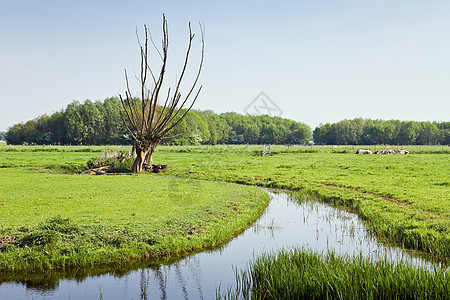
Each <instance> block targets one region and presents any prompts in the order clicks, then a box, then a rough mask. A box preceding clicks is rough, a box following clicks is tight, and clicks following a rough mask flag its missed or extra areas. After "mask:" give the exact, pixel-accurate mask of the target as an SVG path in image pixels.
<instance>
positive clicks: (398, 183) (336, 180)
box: [0, 145, 450, 264]
mask: <svg viewBox="0 0 450 300" xmlns="http://www.w3.org/2000/svg"><path fill="white" fill-rule="evenodd" d="M327 147H328V148H327ZM327 147H323V146H313V147H312V148H311V147H306V146H303V147H300V146H296V147H289V148H287V147H285V146H272V149H271V150H272V155H271V156H260V155H258V153H260V151H261V146H252V145H251V146H246V145H240V146H226V145H225V146H197V147H192V146H189V147H187V146H180V147H168V146H162V147H160V148H158V150H157V152H156V153H155V156H154V161H155V163H163V164H167V165H168V168H167V169H165V170H163V172H162V173H160V175H170V176H178V177H184V178H191V179H200V181H198V180H189V179H181V178H178V179H177V178H173V177H163V176H147V175H146V176H99V177H97V176H78V175H73V174H72V175H70V174H63V173H71V172H74V171H75V172H76V171H77V170H78V171H79V170H83V169H84V168H86V162H87V161H88V160H90V159H92V158H95V157H98V156H101V155H102V154H103V151H104V150H105V149H116V150H122V151H127V150H129V148H128V147H121V146H119V147H117V146H116V147H70V148H69V147H62V146H61V147H55V146H52V147H48V146H47V147H30V146H17V147H10V146H2V147H0V193H1V195H2V200H1V203H0V208H1V210H2V215H3V217H2V219H1V223H0V226H1V229H2V235H3V236H6V235H7V234H13V233H14V230H16V231H17V228H19V227H24V228H22V229H23V230H25V231H23V233H20V234H18V238H20V237H23V236H24V235H25V234H29V233H31V232H32V231H33V230H40V229H39V228H42V226H44V227H45V225H43V224H46V223H45V222H47V221H46V220H48V219H49V218H52V217H54V216H60V217H61V218H63V219H64V218H69V219H70V222H72V223H73V224H76V225H77V226H79V225H83V226H84V225H86V226H106V227H108V228H111V230H112V232H117V230H120V229H121V228H122V229H123V228H125V227H127V228H131V229H129V230H128V229H127V230H128V231H130V232H133V233H132V234H130V235H129V236H127V237H126V238H127V239H132V238H131V237H132V236H134V235H139V233H135V232H138V231H139V230H138V229H137V228H138V227H139V226H142V228H144V229H143V230H142V232H144V231H145V228H150V227H151V228H154V227H155V226H162V225H161V224H163V223H164V221H163V220H167V219H171V218H172V219H174V218H175V219H183V218H184V219H189V218H191V217H192V215H195V214H197V213H199V212H201V211H202V210H205V207H214V208H215V207H217V203H215V202H214V201H216V200H217V199H220V200H217V201H219V202H221V201H222V202H223V206H222V207H221V208H219V209H222V210H224V211H225V212H226V213H227V214H228V213H229V212H228V211H227V209H228V210H230V207H234V206H233V204H234V202H236V201H237V202H239V201H242V202H240V203H242V204H240V205H238V207H239V210H238V212H241V211H240V210H241V209H242V210H243V209H244V208H247V207H246V205H249V203H252V202H246V200H245V199H247V198H249V199H251V198H252V197H253V196H250V195H256V198H257V199H258V201H257V203H259V204H260V206H258V207H250V208H248V215H243V217H242V220H243V221H244V223H247V222H248V220H254V219H255V218H256V215H257V213H259V212H260V211H261V210H262V208H263V207H264V205H263V204H262V202H263V201H265V200H264V197H263V196H262V194H261V192H260V191H256V190H255V189H253V188H250V187H244V186H242V185H241V186H237V185H224V182H228V183H240V184H244V185H254V186H264V187H275V188H284V189H288V190H293V191H297V192H298V193H300V194H301V195H303V196H305V197H311V196H313V197H316V198H318V199H321V200H323V201H326V202H331V203H333V204H334V205H338V206H341V207H344V208H346V209H350V210H353V211H355V212H356V213H357V214H359V215H360V217H362V218H363V219H365V220H366V221H367V225H368V227H369V228H370V229H371V230H372V231H373V232H374V233H376V234H377V235H378V236H379V238H380V239H383V240H385V241H386V242H390V243H396V244H399V245H402V246H403V247H406V248H409V249H416V250H419V251H422V252H423V253H427V254H430V255H431V256H432V258H433V259H436V260H438V261H441V262H444V263H446V264H448V260H449V257H450V233H449V230H450V197H449V194H450V193H449V178H450V176H449V175H450V174H449V167H450V166H449V158H450V155H449V154H450V152H448V151H447V149H446V148H444V147H442V146H437V147H434V146H425V147H424V146H420V147H421V148H419V146H412V147H417V149H416V150H412V149H410V150H411V154H410V155H386V156H382V155H356V154H354V151H353V150H354V148H355V147H356V146H355V147H353V146H339V147H337V148H336V147H331V146H327ZM373 147H377V148H378V149H382V148H385V147H387V146H373ZM356 148H358V149H359V148H360V147H356ZM402 148H406V147H402ZM414 151H415V152H414ZM433 153H434V154H433ZM221 189H223V190H221ZM241 189H242V191H243V192H242V193H240V192H238V191H240V190H241ZM234 195H236V196H234ZM233 197H234V198H233ZM173 198H179V199H182V200H180V201H181V202H180V203H178V204H174V203H173ZM211 199H215V200H214V201H212V200H211ZM18 200H20V201H18ZM230 201H232V202H233V203H230ZM177 205H179V207H177ZM176 210H178V211H176ZM231 210H232V212H235V210H234V208H232V209H231ZM180 214H182V215H181V216H180ZM216 214H219V215H220V213H219V212H217V213H216ZM236 214H237V212H236ZM149 216H150V217H151V218H149ZM202 216H203V215H202ZM203 217H204V216H203ZM225 219H226V218H225ZM226 220H228V219H226ZM192 222H193V221H191V223H192ZM205 222H210V220H207V221H205ZM214 222H215V221H214ZM72 223H71V224H72ZM225 223H226V222H225ZM225 223H224V224H225ZM133 224H138V225H133ZM155 224H156V225H155ZM191 225H192V224H191ZM183 226H185V225H181V227H183ZM220 226H221V225H220ZM242 226H243V225H242V224H239V225H236V226H235V228H234V229H233V230H231V231H229V232H228V233H227V234H224V235H223V236H222V237H221V239H222V240H224V239H226V238H225V236H227V235H228V238H229V237H230V236H231V235H232V234H231V233H230V232H235V231H236V230H239V229H240V228H241V227H242ZM169 227H170V226H169ZM185 227H186V226H185ZM187 227H188V228H189V226H187ZM118 228H119V229H118ZM89 230H91V229H89ZM89 230H88V231H89ZM108 230H109V229H108ZM164 230H166V231H164ZM188 230H190V229H188ZM161 232H166V233H167V232H171V231H170V230H169V229H163V230H162V231H161ZM16 233H17V232H16ZM16 233H14V234H16ZM109 235H111V236H116V235H117V234H111V233H109ZM63 239H64V237H61V236H58V237H57V240H58V241H62V240H63ZM174 239H175V240H176V238H174ZM137 240H139V238H137ZM200 244H201V243H200ZM200 244H198V245H197V246H196V247H200V246H199V245H200ZM209 244H214V242H212V240H211V238H210V241H209ZM189 247H191V246H189ZM189 247H187V248H189ZM162 248H164V247H162ZM181 248H182V247H180V248H179V249H181ZM145 251H147V250H145ZM157 252H158V251H155V253H157ZM162 252H164V251H162ZM169 252H170V251H169ZM4 253H6V252H5V251H3V254H2V255H6V254H4ZM11 255H12V254H11ZM135 256H139V255H135Z"/></svg>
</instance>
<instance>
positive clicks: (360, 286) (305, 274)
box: [217, 249, 450, 299]
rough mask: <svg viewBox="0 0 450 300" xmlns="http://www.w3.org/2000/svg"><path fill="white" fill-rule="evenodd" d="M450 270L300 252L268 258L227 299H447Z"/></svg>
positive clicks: (243, 276) (256, 264)
mask: <svg viewBox="0 0 450 300" xmlns="http://www.w3.org/2000/svg"><path fill="white" fill-rule="evenodd" d="M448 276H449V274H448V271H447V270H445V269H440V268H439V269H434V270H431V271H430V270H426V269H424V268H423V267H413V266H410V265H407V264H406V263H403V262H400V263H398V264H396V265H393V264H391V263H389V262H388V261H384V260H382V261H377V262H370V261H369V260H368V259H365V258H363V257H362V256H359V257H357V258H349V257H341V256H337V255H336V254H334V253H333V252H330V253H327V254H326V255H321V254H317V253H314V252H312V251H303V250H301V249H294V250H290V251H287V250H283V251H281V252H279V253H277V254H266V255H262V256H260V257H258V258H256V259H255V260H254V261H252V262H251V263H250V264H249V268H248V270H244V271H241V273H239V272H237V273H236V287H235V288H234V289H230V291H228V293H225V294H220V291H219V292H218V297H217V298H224V299H448V295H449V294H450V278H449V277H448Z"/></svg>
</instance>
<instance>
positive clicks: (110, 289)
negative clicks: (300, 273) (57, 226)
mask: <svg viewBox="0 0 450 300" xmlns="http://www.w3.org/2000/svg"><path fill="white" fill-rule="evenodd" d="M267 192H268V193H269V195H270V197H271V201H270V204H269V206H268V208H267V209H266V211H265V212H264V214H263V215H262V216H261V217H260V219H259V220H258V221H256V222H255V223H254V224H253V225H252V226H251V227H249V228H248V229H247V230H246V231H245V232H244V233H242V234H241V235H239V236H237V237H236V238H234V239H233V240H231V241H230V242H229V243H227V244H226V245H224V246H222V247H221V248H219V249H214V250H210V251H205V252H200V253H196V254H192V255H189V256H187V257H183V258H181V257H180V258H170V259H164V260H162V261H158V262H145V263H142V262H140V263H137V264H135V265H129V266H111V267H108V269H81V270H65V271H46V272H43V273H40V274H29V275H25V274H15V275H11V276H0V299H214V298H215V295H216V291H217V289H218V288H219V287H220V289H221V290H222V291H225V290H227V289H228V288H229V287H231V286H233V284H234V283H235V272H236V270H241V269H244V268H246V267H247V264H248V262H249V260H250V259H251V258H253V257H254V256H257V255H258V254H261V253H263V252H273V251H277V250H279V249H282V248H284V249H285V248H292V247H303V248H305V249H312V250H314V251H317V252H325V251H328V250H333V251H335V253H337V254H346V255H350V256H354V255H360V254H362V255H364V256H366V257H370V258H371V259H379V258H383V259H384V258H385V257H387V258H388V259H390V260H392V261H398V260H404V261H408V262H409V263H411V264H413V265H425V266H427V267H428V268H433V265H432V264H431V263H428V262H426V261H424V260H423V259H420V258H417V257H413V256H411V255H410V254H408V253H406V252H403V251H402V250H400V249H398V248H391V247H386V246H385V245H383V244H381V243H379V242H377V241H376V239H375V238H374V237H373V236H372V235H371V234H370V233H369V232H368V231H367V230H366V228H365V227H364V224H363V223H362V221H361V220H360V219H359V218H358V217H357V216H356V215H355V214H352V213H349V212H346V211H343V210H339V209H336V208H333V207H331V206H328V205H325V204H322V203H319V202H316V201H297V200H294V199H292V197H291V196H290V195H289V194H286V193H283V192H274V191H267Z"/></svg>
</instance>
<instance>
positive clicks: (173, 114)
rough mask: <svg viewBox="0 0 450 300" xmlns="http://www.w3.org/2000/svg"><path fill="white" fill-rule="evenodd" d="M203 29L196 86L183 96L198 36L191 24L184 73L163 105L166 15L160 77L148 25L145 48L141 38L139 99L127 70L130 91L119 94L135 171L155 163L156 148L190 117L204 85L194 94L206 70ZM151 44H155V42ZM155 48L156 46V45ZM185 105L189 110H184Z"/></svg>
mask: <svg viewBox="0 0 450 300" xmlns="http://www.w3.org/2000/svg"><path fill="white" fill-rule="evenodd" d="M200 30H201V40H202V53H201V59H200V63H199V67H198V71H197V74H196V76H195V79H194V83H193V84H192V86H191V88H190V89H189V90H188V92H187V94H186V95H185V96H182V94H181V91H180V87H181V83H182V81H183V79H184V76H185V72H186V68H187V66H188V61H189V56H190V53H191V47H192V41H193V39H194V36H195V35H194V34H193V33H192V30H191V24H190V23H189V44H188V47H187V50H186V57H185V61H184V64H183V67H182V70H181V74H180V76H179V78H178V80H177V82H176V85H175V88H174V92H173V93H171V89H170V88H169V90H168V92H167V96H166V97H165V100H164V102H163V104H162V103H159V96H160V92H161V88H162V85H163V82H164V78H165V77H164V76H165V72H166V64H167V54H168V47H169V39H168V26H167V20H166V17H165V15H163V38H162V49H161V51H160V50H158V49H156V50H157V51H158V53H159V55H160V58H161V62H162V64H161V68H160V71H159V74H158V75H156V74H155V73H154V72H153V70H152V69H151V67H150V65H149V60H148V43H149V32H148V30H147V26H145V25H144V31H145V41H144V44H143V45H142V44H141V43H140V42H139V37H138V42H139V48H140V55H141V68H140V76H139V78H138V81H139V85H140V95H139V97H138V98H134V97H133V96H132V93H131V90H130V85H129V81H128V75H127V72H126V70H125V79H126V84H127V90H126V92H125V97H122V96H121V95H119V96H120V100H121V103H122V107H123V113H122V117H123V121H124V124H125V126H126V128H127V130H128V132H129V133H130V135H131V136H132V137H133V140H134V149H135V152H136V159H135V161H134V163H133V167H132V171H133V172H140V171H141V170H142V166H143V164H144V161H147V162H148V163H149V164H152V157H153V153H154V151H155V149H156V147H157V146H158V145H159V143H160V142H161V140H162V139H163V138H164V137H165V136H166V135H167V134H168V133H169V132H170V131H171V130H172V129H173V128H174V127H175V126H176V125H178V124H179V123H180V122H181V121H182V120H183V118H184V117H185V116H186V114H187V113H188V112H189V110H190V109H191V108H192V106H193V105H194V103H195V101H196V100H197V97H198V95H199V93H200V91H201V89H202V87H201V86H200V88H198V89H197V91H196V92H194V90H195V89H196V85H197V82H198V79H199V77H200V73H201V70H202V67H203V58H204V45H205V44H204V32H203V28H202V27H201V26H200ZM151 42H152V43H153V41H151ZM153 45H154V46H155V44H154V43H153ZM155 48H156V46H155ZM155 75H156V76H155ZM149 77H151V81H152V85H151V86H149V85H148V83H147V80H148V78H149ZM190 99H192V100H191V101H190V104H189V103H188V101H189V100H190ZM185 106H186V109H185V110H182V109H183V108H184V107H185Z"/></svg>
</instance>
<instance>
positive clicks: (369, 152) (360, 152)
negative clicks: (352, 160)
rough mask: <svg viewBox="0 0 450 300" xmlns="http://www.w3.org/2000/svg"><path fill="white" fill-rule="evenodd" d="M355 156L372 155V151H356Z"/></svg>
mask: <svg viewBox="0 0 450 300" xmlns="http://www.w3.org/2000/svg"><path fill="white" fill-rule="evenodd" d="M356 154H372V151H370V150H367V149H359V150H358V151H356Z"/></svg>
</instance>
